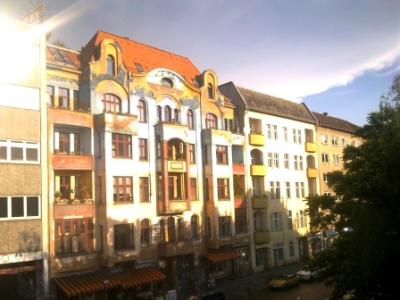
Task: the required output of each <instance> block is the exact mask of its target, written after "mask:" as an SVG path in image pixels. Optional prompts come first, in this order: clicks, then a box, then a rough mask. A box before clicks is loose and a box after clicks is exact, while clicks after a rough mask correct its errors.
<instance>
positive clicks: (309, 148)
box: [306, 142, 317, 153]
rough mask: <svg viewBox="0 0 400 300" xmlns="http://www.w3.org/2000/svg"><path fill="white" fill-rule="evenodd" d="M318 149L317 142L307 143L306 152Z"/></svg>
mask: <svg viewBox="0 0 400 300" xmlns="http://www.w3.org/2000/svg"><path fill="white" fill-rule="evenodd" d="M316 151H317V144H316V143H309V142H307V143H306V152H312V153H314V152H316Z"/></svg>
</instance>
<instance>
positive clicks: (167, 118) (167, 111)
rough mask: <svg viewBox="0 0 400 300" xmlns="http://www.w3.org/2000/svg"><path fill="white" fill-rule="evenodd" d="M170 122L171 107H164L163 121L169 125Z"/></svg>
mask: <svg viewBox="0 0 400 300" xmlns="http://www.w3.org/2000/svg"><path fill="white" fill-rule="evenodd" d="M171 120H172V112H171V107H169V106H168V105H167V106H165V107H164V121H165V122H168V123H170V122H171Z"/></svg>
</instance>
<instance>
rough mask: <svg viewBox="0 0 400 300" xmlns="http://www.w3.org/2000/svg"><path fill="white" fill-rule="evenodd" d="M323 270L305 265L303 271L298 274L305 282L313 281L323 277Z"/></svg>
mask: <svg viewBox="0 0 400 300" xmlns="http://www.w3.org/2000/svg"><path fill="white" fill-rule="evenodd" d="M322 271H323V269H321V268H317V267H312V266H310V265H305V266H304V268H303V269H301V270H300V271H298V272H297V273H296V274H297V276H299V277H300V279H301V280H303V281H311V280H314V279H318V278H320V277H321V273H322Z"/></svg>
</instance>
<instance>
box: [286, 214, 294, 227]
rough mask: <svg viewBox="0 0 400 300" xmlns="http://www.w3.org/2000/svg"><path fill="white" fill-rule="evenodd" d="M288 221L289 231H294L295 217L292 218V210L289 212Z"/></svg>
mask: <svg viewBox="0 0 400 300" xmlns="http://www.w3.org/2000/svg"><path fill="white" fill-rule="evenodd" d="M287 221H288V224H287V227H288V230H293V216H292V211H291V210H288V219H287Z"/></svg>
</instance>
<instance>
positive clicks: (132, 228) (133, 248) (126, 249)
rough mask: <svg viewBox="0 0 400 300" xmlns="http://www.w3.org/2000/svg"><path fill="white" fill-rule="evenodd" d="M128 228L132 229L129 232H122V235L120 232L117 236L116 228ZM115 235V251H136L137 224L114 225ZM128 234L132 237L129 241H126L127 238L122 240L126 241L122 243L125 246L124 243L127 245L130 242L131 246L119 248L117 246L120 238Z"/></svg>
mask: <svg viewBox="0 0 400 300" xmlns="http://www.w3.org/2000/svg"><path fill="white" fill-rule="evenodd" d="M128 226H129V227H130V228H129V232H122V233H121V232H120V233H119V234H117V230H116V228H123V227H126V228H128ZM113 233H114V239H113V248H114V251H132V250H135V224H134V223H123V224H114V226H113ZM126 233H128V234H129V236H130V237H129V241H128V240H127V239H125V238H121V239H120V241H124V242H122V244H124V243H126V242H127V241H128V243H129V245H128V246H125V247H123V248H121V247H118V248H117V247H116V244H117V239H118V236H120V235H121V234H126Z"/></svg>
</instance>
